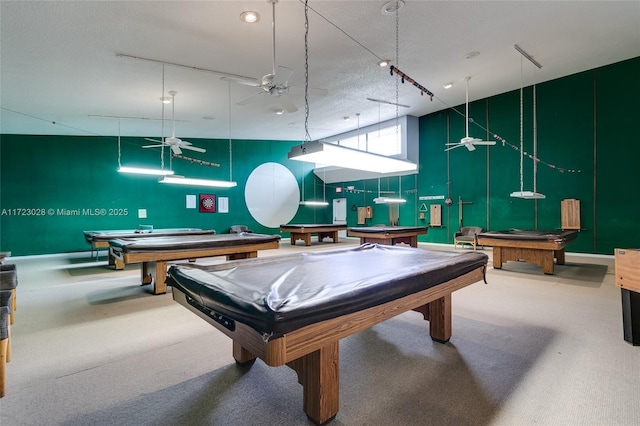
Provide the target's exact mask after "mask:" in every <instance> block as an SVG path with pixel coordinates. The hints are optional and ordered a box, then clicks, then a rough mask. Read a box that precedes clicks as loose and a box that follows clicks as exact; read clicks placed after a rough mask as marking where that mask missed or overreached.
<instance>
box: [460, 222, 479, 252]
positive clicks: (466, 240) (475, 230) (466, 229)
mask: <svg viewBox="0 0 640 426" xmlns="http://www.w3.org/2000/svg"><path fill="white" fill-rule="evenodd" d="M481 232H482V228H481V227H479V226H463V227H461V228H460V230H459V231H458V232H456V233H455V234H453V248H454V249H455V248H458V244H462V245H464V244H471V245H472V246H473V250H474V251H475V249H476V246H477V245H478V234H479V233H481Z"/></svg>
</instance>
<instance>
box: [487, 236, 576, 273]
mask: <svg viewBox="0 0 640 426" xmlns="http://www.w3.org/2000/svg"><path fill="white" fill-rule="evenodd" d="M573 241H574V240H573V239H572V240H568V241H553V240H523V239H506V238H491V237H487V236H486V234H484V235H483V234H478V245H481V246H491V247H493V267H494V268H495V269H502V264H504V263H506V262H508V261H510V260H514V261H519V260H524V261H525V262H529V263H535V264H536V265H538V266H539V267H541V268H542V271H543V272H544V273H545V274H547V275H553V273H554V266H553V265H554V264H553V259H554V258H555V259H556V263H557V264H558V265H564V261H565V256H564V254H565V253H564V248H565V247H566V246H567V244H569V243H571V242H573Z"/></svg>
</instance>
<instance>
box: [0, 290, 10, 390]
mask: <svg viewBox="0 0 640 426" xmlns="http://www.w3.org/2000/svg"><path fill="white" fill-rule="evenodd" d="M12 303H13V302H12V293H11V291H10V290H0V398H2V397H3V396H4V382H5V376H6V373H5V372H6V369H7V362H9V361H11V324H10V321H9V316H10V315H11V312H12V310H11V306H12Z"/></svg>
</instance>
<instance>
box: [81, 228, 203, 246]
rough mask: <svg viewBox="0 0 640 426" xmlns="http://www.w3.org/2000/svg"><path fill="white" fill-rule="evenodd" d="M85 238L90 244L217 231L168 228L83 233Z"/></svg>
mask: <svg viewBox="0 0 640 426" xmlns="http://www.w3.org/2000/svg"><path fill="white" fill-rule="evenodd" d="M83 232H84V238H85V240H87V242H88V243H90V244H91V243H93V242H96V241H109V240H113V239H115V238H148V237H161V236H175V235H212V234H215V233H216V231H214V230H213V229H200V228H166V229H154V230H152V231H149V232H142V231H137V232H136V231H134V230H126V229H122V230H113V231H83Z"/></svg>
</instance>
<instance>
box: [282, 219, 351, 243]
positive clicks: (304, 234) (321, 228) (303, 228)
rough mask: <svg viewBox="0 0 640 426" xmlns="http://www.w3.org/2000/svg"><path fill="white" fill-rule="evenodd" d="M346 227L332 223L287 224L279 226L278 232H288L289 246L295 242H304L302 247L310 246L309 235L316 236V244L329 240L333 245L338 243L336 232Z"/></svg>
mask: <svg viewBox="0 0 640 426" xmlns="http://www.w3.org/2000/svg"><path fill="white" fill-rule="evenodd" d="M346 229H347V225H338V224H332V223H324V224H323V223H320V224H293V223H290V224H287V225H280V232H289V233H290V235H291V245H292V246H294V245H296V241H297V240H302V241H304V245H306V246H310V245H311V234H318V242H319V243H321V242H322V240H323V239H325V238H331V239H332V240H333V242H334V243H337V242H338V231H344V230H346Z"/></svg>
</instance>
